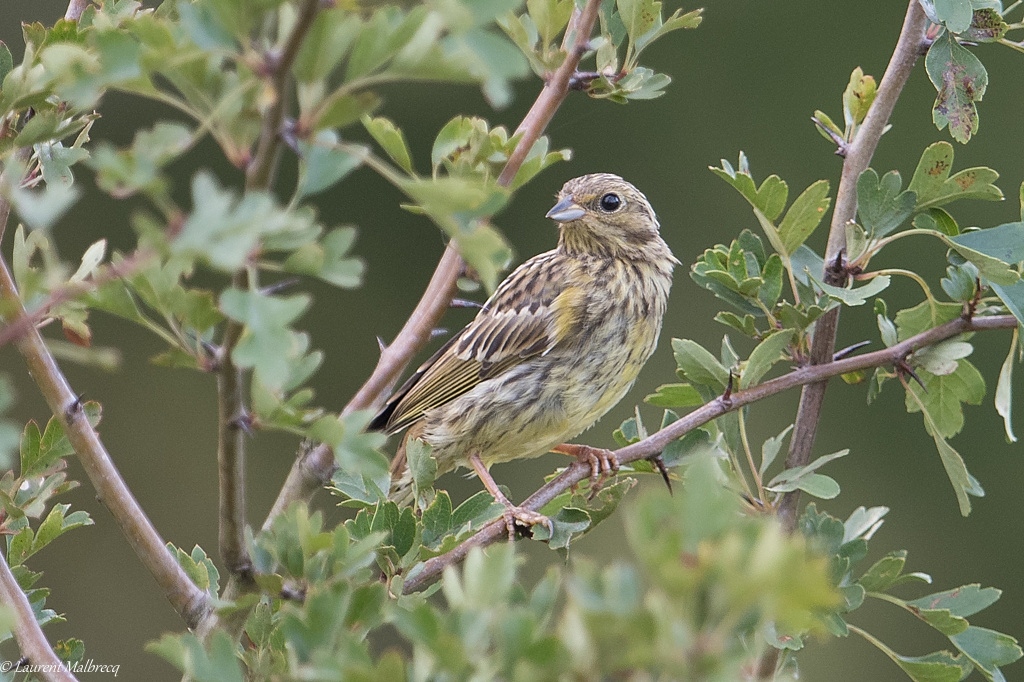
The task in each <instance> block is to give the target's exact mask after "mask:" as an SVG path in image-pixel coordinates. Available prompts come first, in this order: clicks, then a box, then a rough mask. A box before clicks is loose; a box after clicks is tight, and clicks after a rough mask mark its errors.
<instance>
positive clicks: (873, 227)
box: [857, 168, 917, 237]
mask: <svg viewBox="0 0 1024 682" xmlns="http://www.w3.org/2000/svg"><path fill="white" fill-rule="evenodd" d="M902 186H903V180H902V178H901V177H900V174H899V172H898V171H889V172H888V173H886V174H885V175H883V176H882V178H881V180H879V178H878V173H876V172H875V170H874V169H873V168H868V169H867V170H866V171H864V172H863V173H861V174H860V177H859V178H858V179H857V214H858V216H859V217H860V222H861V225H862V226H863V227H864V229H865V230H867V231H868V232H869V233H870V234H871V235H872V236H873V237H884V236H885V235H887V234H889V233H890V232H892V231H893V230H895V229H896V228H897V227H899V226H900V225H902V224H903V221H904V220H906V219H907V218H909V217H910V215H911V214H912V213H913V212H914V206H915V205H916V204H917V195H915V194H914V193H913V192H911V191H909V190H907V191H903V192H901V191H900V189H901V187H902Z"/></svg>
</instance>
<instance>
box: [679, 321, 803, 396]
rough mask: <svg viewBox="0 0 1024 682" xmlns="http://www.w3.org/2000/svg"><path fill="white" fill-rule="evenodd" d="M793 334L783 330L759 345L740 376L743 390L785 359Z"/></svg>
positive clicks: (790, 331)
mask: <svg viewBox="0 0 1024 682" xmlns="http://www.w3.org/2000/svg"><path fill="white" fill-rule="evenodd" d="M793 334H794V332H793V330H792V329H781V330H779V331H777V332H773V333H772V334H770V335H768V336H766V337H765V338H764V340H763V341H761V343H759V344H757V347H756V348H754V350H753V351H751V353H750V358H749V359H748V360H747V364H746V366H745V367H744V368H743V373H742V374H741V375H740V388H741V389H745V388H750V387H751V386H754V385H755V384H757V383H758V382H759V381H761V378H762V377H764V375H765V374H767V373H768V370H770V369H771V368H772V366H773V365H774V364H775V363H776V362H778V361H779V360H782V359H784V358H785V356H786V349H787V348H788V347H789V345H790V344H791V343H792V342H793ZM669 407H671V406H669Z"/></svg>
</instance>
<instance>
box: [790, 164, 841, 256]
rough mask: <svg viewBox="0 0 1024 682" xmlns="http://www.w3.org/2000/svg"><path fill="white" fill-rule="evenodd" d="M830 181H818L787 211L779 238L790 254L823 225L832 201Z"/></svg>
mask: <svg viewBox="0 0 1024 682" xmlns="http://www.w3.org/2000/svg"><path fill="white" fill-rule="evenodd" d="M828 189H829V186H828V180H818V181H817V182H815V183H813V184H812V185H811V186H810V187H808V188H807V189H805V190H804V191H803V193H802V194H800V196H798V197H797V198H796V200H795V201H794V202H793V205H792V206H790V207H789V210H788V211H786V217H785V218H783V219H782V222H781V223H780V224H779V237H780V238H781V239H782V244H783V246H784V247H785V253H786V254H790V253H793V251H795V250H796V248H797V247H798V246H800V245H801V244H803V243H804V242H805V241H807V238H808V237H810V236H811V234H812V233H813V232H814V230H815V228H816V227H818V225H819V224H820V223H821V219H822V218H823V217H824V216H825V211H826V210H828V207H829V205H830V204H831V203H832V200H831V199H830V198H829V196H828Z"/></svg>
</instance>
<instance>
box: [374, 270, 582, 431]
mask: <svg viewBox="0 0 1024 682" xmlns="http://www.w3.org/2000/svg"><path fill="white" fill-rule="evenodd" d="M564 266H565V263H564V261H563V259H562V258H561V257H560V256H559V255H558V254H556V253H555V252H549V253H545V254H541V255H540V256H537V257H535V258H532V259H530V260H529V261H527V262H526V263H524V264H523V265H521V266H520V267H519V268H517V269H516V270H515V271H514V272H513V273H512V274H511V275H509V276H508V277H507V278H506V279H505V281H504V282H502V283H501V285H500V286H499V287H498V289H497V291H495V292H494V295H493V296H492V297H491V298H490V300H489V301H488V302H487V303H486V304H485V305H484V307H483V309H481V310H480V312H479V313H478V314H477V316H476V318H475V319H474V320H473V321H472V322H470V323H469V324H468V325H467V326H466V327H465V328H464V329H463V330H462V331H461V332H459V333H458V334H456V335H455V336H454V337H453V338H452V339H451V340H449V341H448V343H447V344H445V345H444V346H443V347H442V348H441V349H440V350H439V351H437V353H435V354H434V356H433V357H432V358H430V359H429V360H427V362H425V363H424V364H423V365H422V366H421V367H420V368H419V369H418V370H417V371H416V372H415V373H414V374H413V375H412V376H411V377H409V380H408V381H406V382H405V384H404V385H403V386H402V387H401V388H399V389H398V390H397V391H396V392H395V394H394V395H393V396H392V397H391V399H390V400H389V401H388V403H387V405H386V406H385V407H384V409H383V410H382V411H381V413H380V414H379V415H377V417H376V418H375V419H374V421H373V423H371V427H372V428H384V429H386V430H387V431H388V432H389V433H394V432H396V431H400V430H402V429H403V428H405V427H407V426H409V425H410V424H412V423H413V422H415V421H416V420H417V419H419V418H420V417H422V416H423V414H424V413H425V412H427V411H428V410H430V409H433V408H435V407H438V406H440V405H444V404H445V403H447V402H449V401H451V400H454V399H455V398H457V397H459V396H460V395H463V394H464V393H466V392H468V391H470V390H471V389H472V388H473V387H474V386H476V385H477V384H479V383H480V382H481V381H484V380H486V379H490V378H492V377H495V376H498V375H500V374H502V373H503V372H506V371H508V370H509V369H510V368H512V367H514V366H515V365H517V364H519V363H520V362H522V361H523V360H524V359H526V358H529V357H532V356H535V355H540V354H543V353H546V352H548V351H549V350H551V348H553V347H554V346H555V345H556V344H558V342H559V341H561V340H562V338H564V336H565V334H566V333H567V331H568V330H569V329H570V328H571V327H572V324H571V322H572V318H573V316H574V315H575V306H574V305H573V303H574V302H575V301H577V300H578V299H579V298H581V295H582V291H581V290H580V289H579V288H577V287H570V288H566V287H565V286H564V284H563V283H564V279H563V273H562V268H563V267H564Z"/></svg>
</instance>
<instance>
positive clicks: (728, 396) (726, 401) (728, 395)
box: [721, 370, 736, 407]
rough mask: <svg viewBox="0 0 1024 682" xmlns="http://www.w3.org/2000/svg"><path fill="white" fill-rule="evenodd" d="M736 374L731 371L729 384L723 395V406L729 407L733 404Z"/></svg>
mask: <svg viewBox="0 0 1024 682" xmlns="http://www.w3.org/2000/svg"><path fill="white" fill-rule="evenodd" d="M735 376H736V375H735V373H734V372H733V371H732V370H729V382H728V383H727V384H726V385H725V392H724V393H722V397H721V400H722V404H723V405H725V406H726V407H728V406H729V405H730V404H731V403H732V392H733V389H734V388H735Z"/></svg>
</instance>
